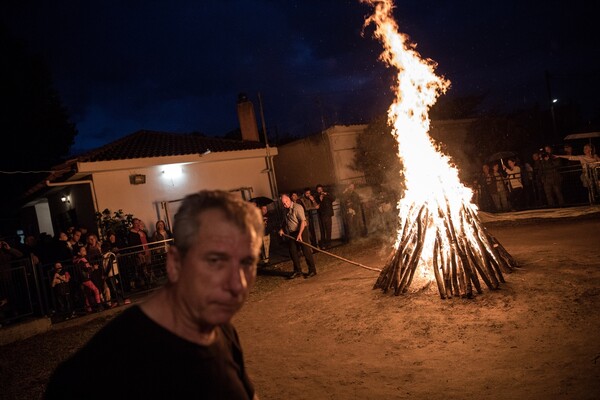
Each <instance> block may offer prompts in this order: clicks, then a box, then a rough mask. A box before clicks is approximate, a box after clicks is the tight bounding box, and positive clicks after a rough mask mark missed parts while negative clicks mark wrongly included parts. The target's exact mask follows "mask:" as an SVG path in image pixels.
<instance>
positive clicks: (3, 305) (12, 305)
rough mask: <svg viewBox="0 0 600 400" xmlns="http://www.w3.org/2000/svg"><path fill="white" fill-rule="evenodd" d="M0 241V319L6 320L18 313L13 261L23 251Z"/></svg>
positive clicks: (6, 240) (21, 254) (19, 256)
mask: <svg viewBox="0 0 600 400" xmlns="http://www.w3.org/2000/svg"><path fill="white" fill-rule="evenodd" d="M8 240H9V239H5V240H1V241H0V321H2V322H4V320H8V319H10V318H12V317H14V316H16V315H18V313H19V306H20V304H19V295H18V291H17V289H16V288H15V286H14V282H13V272H12V271H11V269H12V267H13V262H14V261H15V260H18V259H20V258H22V257H23V253H22V252H21V251H20V250H19V249H17V248H16V247H14V246H11V244H10V243H8Z"/></svg>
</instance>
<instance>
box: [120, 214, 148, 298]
mask: <svg viewBox="0 0 600 400" xmlns="http://www.w3.org/2000/svg"><path fill="white" fill-rule="evenodd" d="M142 228H143V225H142V221H141V220H140V219H139V218H133V220H132V227H131V229H130V230H129V233H128V234H127V243H128V244H129V247H132V249H131V251H132V254H133V260H132V261H133V279H131V280H130V286H131V288H132V289H136V287H137V286H138V285H142V286H146V287H148V286H150V285H151V284H152V281H153V278H154V276H153V274H152V268H151V264H150V261H151V253H150V248H149V247H148V234H147V233H146V231H145V230H144V229H142Z"/></svg>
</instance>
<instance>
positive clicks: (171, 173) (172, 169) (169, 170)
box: [162, 164, 183, 179]
mask: <svg viewBox="0 0 600 400" xmlns="http://www.w3.org/2000/svg"><path fill="white" fill-rule="evenodd" d="M162 173H163V175H164V176H165V178H167V179H177V178H179V177H180V176H181V175H183V169H182V167H181V164H171V165H165V166H164V167H163V169H162Z"/></svg>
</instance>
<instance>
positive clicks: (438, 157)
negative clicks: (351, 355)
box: [361, 0, 515, 298]
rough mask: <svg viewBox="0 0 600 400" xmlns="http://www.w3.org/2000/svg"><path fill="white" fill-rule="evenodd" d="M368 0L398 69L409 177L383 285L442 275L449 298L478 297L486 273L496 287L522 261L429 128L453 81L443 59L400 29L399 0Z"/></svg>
mask: <svg viewBox="0 0 600 400" xmlns="http://www.w3.org/2000/svg"><path fill="white" fill-rule="evenodd" d="M361 2H363V3H368V4H370V5H372V6H373V7H374V13H373V15H372V16H370V17H369V18H367V19H366V21H365V26H368V25H370V24H374V25H375V32H374V35H375V37H376V38H377V39H379V40H380V41H381V43H382V44H383V47H384V51H383V53H382V54H381V57H380V58H381V59H382V60H383V61H384V62H386V63H387V64H389V65H390V66H392V67H394V68H396V69H397V71H398V74H397V77H396V85H395V94H396V99H395V100H394V103H393V104H392V105H391V106H390V108H389V110H388V123H389V124H390V125H391V126H392V134H393V135H394V137H395V138H396V140H397V142H398V153H399V154H398V157H399V158H400V159H402V161H403V165H404V171H403V173H404V178H405V184H406V190H405V194H404V197H403V198H402V199H401V200H400V202H399V204H398V211H399V214H398V215H399V217H400V228H399V231H398V237H397V240H396V243H395V245H394V251H393V252H392V255H391V256H390V259H389V261H388V262H387V264H386V266H385V267H384V268H383V270H382V272H381V274H380V276H379V278H378V280H377V282H376V284H375V288H381V289H383V290H384V291H387V290H389V289H390V288H393V289H394V293H395V294H400V293H404V292H406V291H407V290H408V287H409V286H410V285H411V283H412V282H413V281H414V280H419V279H422V280H423V282H422V284H423V285H428V284H429V283H431V282H432V281H433V280H434V279H435V281H436V282H437V286H438V290H439V292H440V295H441V297H442V298H446V297H451V296H452V295H454V296H458V295H461V296H466V297H471V296H472V286H475V288H476V290H477V292H479V293H480V292H481V285H480V283H479V278H478V277H480V278H481V279H482V280H483V281H484V282H485V283H486V285H487V286H488V287H489V288H491V289H495V288H497V287H498V283H499V282H504V280H503V277H502V272H501V269H503V270H505V271H510V270H512V269H513V267H514V265H515V264H514V260H513V259H512V258H511V257H510V255H509V254H508V253H507V252H506V251H505V250H504V248H503V247H502V246H500V244H499V243H497V242H496V241H495V240H494V238H493V237H491V235H489V234H488V233H487V232H486V231H485V228H484V227H483V226H482V225H481V223H480V221H479V218H478V217H477V207H476V206H475V205H474V204H473V203H472V202H471V198H472V195H473V194H472V192H471V190H470V189H468V188H467V187H465V186H464V185H463V184H462V183H461V182H460V180H459V178H458V170H457V169H456V168H455V167H454V166H453V165H451V162H450V159H449V158H448V157H447V156H445V155H443V154H441V153H440V152H438V151H437V150H436V147H435V145H434V143H433V142H432V140H431V138H430V137H429V134H428V131H429V124H430V120H429V114H428V113H429V108H430V107H431V106H432V105H433V104H434V103H435V101H436V100H437V98H438V96H439V95H440V94H443V93H445V91H446V90H447V89H448V87H449V86H450V82H449V81H448V80H446V79H444V78H442V77H438V76H437V75H436V74H435V73H434V69H435V67H436V63H435V62H434V61H432V60H427V59H423V58H421V56H420V55H419V53H418V52H417V51H416V46H415V45H414V44H411V43H410V42H409V38H408V36H406V35H405V34H402V33H400V32H399V31H398V26H397V24H396V22H395V21H394V19H393V17H392V8H393V4H392V1H391V0H361ZM417 269H418V270H419V273H416V270H417Z"/></svg>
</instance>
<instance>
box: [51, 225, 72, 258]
mask: <svg viewBox="0 0 600 400" xmlns="http://www.w3.org/2000/svg"><path fill="white" fill-rule="evenodd" d="M53 247H54V251H53V252H52V253H53V256H54V259H55V260H59V261H61V262H69V263H70V262H71V260H72V259H73V251H72V250H71V247H70V246H69V236H67V233H66V232H63V231H60V232H59V233H58V235H56V238H55V239H54V246H53Z"/></svg>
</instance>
